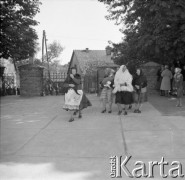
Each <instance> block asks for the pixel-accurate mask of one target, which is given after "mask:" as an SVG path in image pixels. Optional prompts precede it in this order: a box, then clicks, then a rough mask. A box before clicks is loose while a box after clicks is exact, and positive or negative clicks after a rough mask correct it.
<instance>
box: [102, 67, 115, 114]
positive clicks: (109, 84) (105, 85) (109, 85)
mask: <svg viewBox="0 0 185 180" xmlns="http://www.w3.org/2000/svg"><path fill="white" fill-rule="evenodd" d="M113 84H114V70H113V69H110V68H106V69H105V77H104V79H103V80H102V82H101V87H102V92H101V96H100V99H101V100H102V113H105V112H106V104H107V103H108V113H112V102H113V93H112V90H113Z"/></svg>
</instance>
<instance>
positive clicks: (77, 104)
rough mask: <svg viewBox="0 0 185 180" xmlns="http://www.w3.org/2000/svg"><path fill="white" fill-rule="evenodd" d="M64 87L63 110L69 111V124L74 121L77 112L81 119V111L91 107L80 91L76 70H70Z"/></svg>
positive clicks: (79, 81)
mask: <svg viewBox="0 0 185 180" xmlns="http://www.w3.org/2000/svg"><path fill="white" fill-rule="evenodd" d="M64 87H66V88H67V93H65V104H64V106H63V109H65V110H67V111H68V110H69V111H71V118H70V120H69V122H72V121H74V115H76V113H77V112H79V115H78V117H79V118H81V117H82V114H81V111H82V109H84V108H86V107H88V106H92V104H91V103H90V101H89V100H88V99H87V97H86V95H85V94H84V92H83V91H82V87H81V77H80V75H79V74H77V70H76V68H72V69H71V74H69V76H68V77H67V78H66V80H65V82H64Z"/></svg>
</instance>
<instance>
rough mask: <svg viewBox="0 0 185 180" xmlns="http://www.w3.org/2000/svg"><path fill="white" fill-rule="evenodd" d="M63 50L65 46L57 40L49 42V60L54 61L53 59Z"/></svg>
mask: <svg viewBox="0 0 185 180" xmlns="http://www.w3.org/2000/svg"><path fill="white" fill-rule="evenodd" d="M63 50H64V47H62V46H61V44H60V43H59V42H57V41H54V42H52V43H51V44H49V46H48V61H49V62H52V60H54V59H56V58H58V57H59V56H60V54H61V53H62V51H63ZM45 58H46V57H45Z"/></svg>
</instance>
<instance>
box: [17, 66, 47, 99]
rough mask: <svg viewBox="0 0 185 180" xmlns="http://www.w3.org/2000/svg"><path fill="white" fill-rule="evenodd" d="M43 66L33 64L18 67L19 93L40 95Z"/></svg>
mask: <svg viewBox="0 0 185 180" xmlns="http://www.w3.org/2000/svg"><path fill="white" fill-rule="evenodd" d="M43 70H44V67H41V66H37V65H34V64H28V65H23V66H20V67H19V72H20V95H21V96H41V95H42V92H43Z"/></svg>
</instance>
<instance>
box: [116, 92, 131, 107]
mask: <svg viewBox="0 0 185 180" xmlns="http://www.w3.org/2000/svg"><path fill="white" fill-rule="evenodd" d="M115 103H116V104H117V103H119V104H125V105H129V104H132V103H133V94H132V92H128V91H120V92H117V93H116V99H115Z"/></svg>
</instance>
